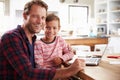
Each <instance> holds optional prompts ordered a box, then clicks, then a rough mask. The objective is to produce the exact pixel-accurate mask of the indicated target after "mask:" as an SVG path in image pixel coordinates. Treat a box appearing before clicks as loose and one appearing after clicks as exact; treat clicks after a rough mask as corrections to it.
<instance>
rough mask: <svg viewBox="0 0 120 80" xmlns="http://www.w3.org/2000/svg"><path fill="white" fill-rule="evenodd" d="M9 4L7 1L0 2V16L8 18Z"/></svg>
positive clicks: (1, 0)
mask: <svg viewBox="0 0 120 80" xmlns="http://www.w3.org/2000/svg"><path fill="white" fill-rule="evenodd" d="M9 8H10V4H9V0H0V16H1V15H2V16H3V15H4V16H9V15H10V11H9V10H10V9H9Z"/></svg>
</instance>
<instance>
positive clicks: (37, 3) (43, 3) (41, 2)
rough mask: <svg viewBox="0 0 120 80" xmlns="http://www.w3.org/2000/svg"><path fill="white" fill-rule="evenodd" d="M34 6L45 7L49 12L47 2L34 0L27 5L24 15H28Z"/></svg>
mask: <svg viewBox="0 0 120 80" xmlns="http://www.w3.org/2000/svg"><path fill="white" fill-rule="evenodd" d="M33 5H38V6H41V7H44V8H45V9H46V11H47V10H48V5H47V4H46V3H45V2H43V1H42V0H32V1H30V2H28V3H26V4H25V6H24V13H26V14H27V15H28V14H29V12H30V9H31V7H32V6H33Z"/></svg>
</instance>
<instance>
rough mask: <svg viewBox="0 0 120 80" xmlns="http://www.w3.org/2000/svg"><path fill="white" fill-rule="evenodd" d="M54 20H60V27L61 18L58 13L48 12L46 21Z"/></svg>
mask: <svg viewBox="0 0 120 80" xmlns="http://www.w3.org/2000/svg"><path fill="white" fill-rule="evenodd" d="M53 20H57V21H58V26H59V27H60V19H59V17H58V16H57V15H55V14H53V13H51V14H48V15H47V17H46V22H50V21H53Z"/></svg>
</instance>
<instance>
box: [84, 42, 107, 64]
mask: <svg viewBox="0 0 120 80" xmlns="http://www.w3.org/2000/svg"><path fill="white" fill-rule="evenodd" d="M107 47H108V44H107V45H106V47H105V49H104V51H103V53H102V55H93V56H89V57H86V58H85V64H86V66H97V65H99V63H100V61H101V59H102V57H103V55H104V54H105V51H106V49H107Z"/></svg>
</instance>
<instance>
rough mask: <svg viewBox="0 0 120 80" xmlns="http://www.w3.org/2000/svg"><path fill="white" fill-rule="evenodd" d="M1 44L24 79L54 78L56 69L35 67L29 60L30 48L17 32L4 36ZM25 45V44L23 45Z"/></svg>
mask: <svg viewBox="0 0 120 80" xmlns="http://www.w3.org/2000/svg"><path fill="white" fill-rule="evenodd" d="M1 44H2V45H3V46H4V47H3V48H2V51H3V54H4V56H5V57H6V59H7V61H8V62H9V64H10V65H11V67H12V68H13V70H15V72H17V74H19V75H20V76H21V77H22V78H23V80H24V79H25V80H29V79H30V80H43V79H44V80H47V79H52V78H53V76H54V74H55V70H54V69H52V70H50V69H49V70H48V69H34V68H32V65H31V63H30V61H29V56H28V50H27V48H26V47H27V46H26V43H25V42H24V40H23V39H22V38H21V37H19V36H18V35H15V34H10V35H9V34H8V35H4V36H3V37H2V41H1ZM23 45H24V46H23Z"/></svg>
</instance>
